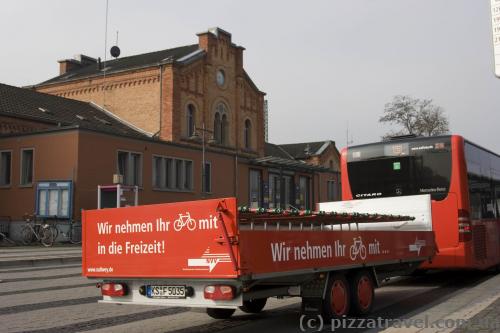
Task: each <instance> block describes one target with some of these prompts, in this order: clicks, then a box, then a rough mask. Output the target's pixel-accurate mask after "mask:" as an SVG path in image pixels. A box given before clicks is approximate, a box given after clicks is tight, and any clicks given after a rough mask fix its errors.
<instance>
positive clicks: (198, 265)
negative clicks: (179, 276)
mask: <svg viewBox="0 0 500 333" xmlns="http://www.w3.org/2000/svg"><path fill="white" fill-rule="evenodd" d="M223 262H231V257H230V256H229V253H210V247H208V248H207V249H206V250H205V252H203V254H202V255H201V257H199V258H189V259H188V260H187V265H188V268H183V270H184V271H209V272H212V271H213V270H214V268H215V266H217V264H218V263H223Z"/></svg>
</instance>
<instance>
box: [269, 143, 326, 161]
mask: <svg viewBox="0 0 500 333" xmlns="http://www.w3.org/2000/svg"><path fill="white" fill-rule="evenodd" d="M330 143H332V144H333V145H335V143H334V142H333V141H317V142H301V143H291V144H284V145H279V147H280V148H281V149H283V150H284V151H286V152H287V153H288V154H289V155H290V156H292V157H293V158H295V159H300V160H302V159H307V158H309V157H311V156H315V155H321V153H322V152H323V150H324V149H325V148H326V147H327V146H328V145H329V144H330Z"/></svg>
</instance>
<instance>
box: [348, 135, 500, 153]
mask: <svg viewBox="0 0 500 333" xmlns="http://www.w3.org/2000/svg"><path fill="white" fill-rule="evenodd" d="M450 137H460V138H462V139H464V141H465V142H467V143H468V144H470V145H473V146H475V147H477V148H479V149H482V150H484V151H486V152H488V153H490V154H492V155H495V156H497V157H500V155H499V154H497V153H495V152H493V151H491V150H489V149H486V148H484V147H482V146H480V145H478V144H476V143H474V142H472V141H469V140H467V139H465V138H464V137H462V136H461V135H457V134H447V135H436V136H417V137H401V138H395V139H394V140H391V141H378V142H371V143H365V144H362V145H356V146H348V147H347V149H352V148H359V147H366V146H376V145H381V144H390V143H393V142H415V141H421V140H427V139H430V138H432V139H440V138H443V139H444V138H450Z"/></svg>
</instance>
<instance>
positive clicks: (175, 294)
mask: <svg viewBox="0 0 500 333" xmlns="http://www.w3.org/2000/svg"><path fill="white" fill-rule="evenodd" d="M146 295H147V296H148V297H149V298H186V286H148V287H147V293H146Z"/></svg>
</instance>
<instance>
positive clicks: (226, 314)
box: [207, 308, 236, 319]
mask: <svg viewBox="0 0 500 333" xmlns="http://www.w3.org/2000/svg"><path fill="white" fill-rule="evenodd" d="M235 311H236V309H222V308H207V314H208V315H209V316H210V317H212V318H214V319H228V318H230V317H231V316H232V315H233V313H234V312H235Z"/></svg>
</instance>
